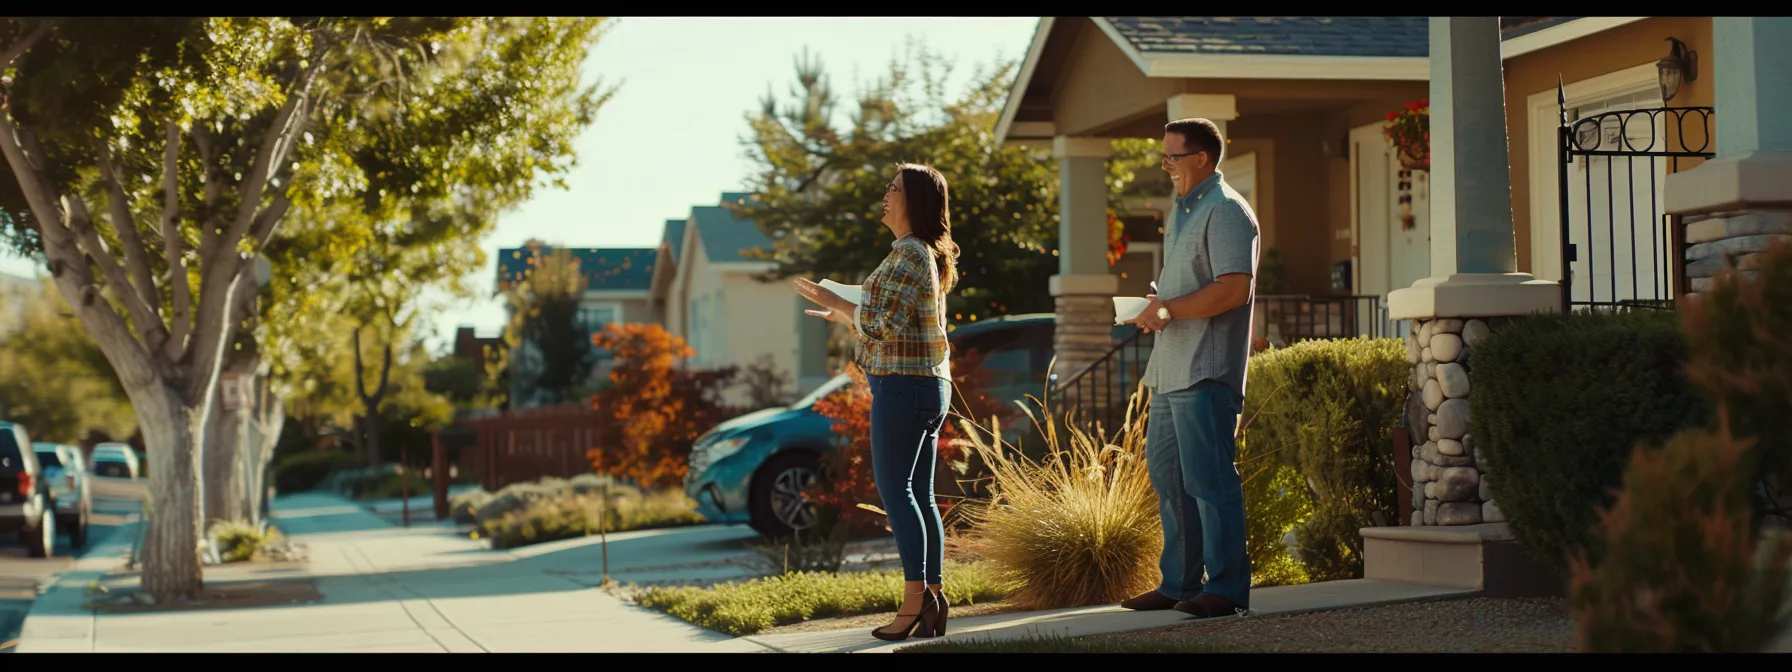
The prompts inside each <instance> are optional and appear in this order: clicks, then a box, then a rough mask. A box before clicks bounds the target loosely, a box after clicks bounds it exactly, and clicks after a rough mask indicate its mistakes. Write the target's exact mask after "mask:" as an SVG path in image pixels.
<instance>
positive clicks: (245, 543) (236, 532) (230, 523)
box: [208, 520, 280, 562]
mask: <svg viewBox="0 0 1792 672" xmlns="http://www.w3.org/2000/svg"><path fill="white" fill-rule="evenodd" d="M208 535H209V536H210V537H211V538H212V541H213V543H216V544H217V547H218V557H219V558H221V559H222V560H223V561H224V562H246V561H249V560H253V559H255V556H256V554H257V553H258V552H260V551H261V550H263V549H264V548H267V547H268V546H270V545H272V544H273V543H274V542H275V541H278V540H279V538H280V533H279V531H278V530H275V529H273V528H271V527H270V528H268V533H267V534H262V533H261V530H260V529H259V528H257V527H256V526H254V525H250V524H249V523H246V522H243V521H235V520H220V521H218V522H215V523H212V528H211V530H209V532H208Z"/></svg>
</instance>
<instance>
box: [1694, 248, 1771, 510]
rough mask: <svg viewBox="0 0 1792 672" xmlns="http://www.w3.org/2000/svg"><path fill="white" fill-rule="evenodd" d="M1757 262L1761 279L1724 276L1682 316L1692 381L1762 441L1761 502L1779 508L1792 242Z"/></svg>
mask: <svg viewBox="0 0 1792 672" xmlns="http://www.w3.org/2000/svg"><path fill="white" fill-rule="evenodd" d="M1757 261H1758V263H1755V264H1753V265H1754V267H1755V271H1754V272H1755V274H1756V277H1754V278H1752V279H1750V278H1747V277H1746V276H1743V275H1742V274H1740V273H1737V272H1734V271H1732V272H1726V273H1721V274H1719V275H1718V276H1717V277H1716V278H1714V279H1713V280H1714V281H1713V283H1712V288H1711V290H1710V291H1709V292H1707V293H1706V294H1705V295H1704V296H1703V297H1701V299H1700V300H1692V301H1684V302H1682V303H1681V306H1680V315H1681V324H1682V326H1683V328H1684V329H1685V331H1686V338H1687V350H1688V353H1689V358H1690V359H1691V366H1689V367H1688V374H1689V377H1691V378H1692V379H1693V380H1694V381H1696V382H1697V383H1698V384H1699V387H1700V389H1701V390H1703V391H1705V393H1706V395H1707V396H1708V397H1710V398H1711V399H1712V400H1713V401H1717V402H1721V403H1723V404H1725V407H1726V408H1728V409H1729V413H1730V422H1731V425H1732V426H1733V427H1734V428H1735V430H1736V433H1737V434H1738V435H1739V436H1747V437H1751V438H1754V439H1755V440H1756V441H1757V442H1758V443H1757V444H1756V451H1757V452H1758V453H1760V459H1761V469H1762V472H1761V473H1762V475H1763V476H1766V477H1767V480H1766V481H1765V483H1766V484H1767V485H1768V486H1769V487H1768V488H1765V489H1764V491H1763V492H1762V493H1761V494H1762V495H1764V497H1765V498H1764V501H1763V502H1762V504H1763V508H1768V509H1772V508H1777V507H1778V506H1779V505H1780V503H1778V502H1774V501H1771V499H1772V498H1776V497H1775V496H1776V495H1782V494H1783V493H1782V492H1781V491H1783V490H1784V489H1786V488H1788V487H1792V244H1785V243H1775V244H1773V245H1771V246H1770V247H1769V248H1768V249H1767V251H1765V252H1762V253H1760V255H1759V257H1758V259H1757ZM1775 486H1777V487H1775ZM1787 522H1792V521H1787Z"/></svg>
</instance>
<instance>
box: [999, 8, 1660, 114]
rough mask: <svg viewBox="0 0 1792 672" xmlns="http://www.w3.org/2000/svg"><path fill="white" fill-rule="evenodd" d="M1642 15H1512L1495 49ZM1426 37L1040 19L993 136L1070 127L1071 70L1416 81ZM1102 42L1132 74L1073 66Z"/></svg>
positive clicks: (1290, 19)
mask: <svg viewBox="0 0 1792 672" xmlns="http://www.w3.org/2000/svg"><path fill="white" fill-rule="evenodd" d="M1644 18H1647V17H1511V19H1512V20H1510V21H1506V22H1503V23H1502V26H1501V40H1502V41H1503V43H1504V48H1503V50H1502V51H1503V55H1504V56H1505V57H1506V58H1511V57H1513V56H1517V55H1520V54H1524V53H1529V52H1532V51H1536V50H1539V49H1543V48H1547V47H1550V46H1554V45H1557V44H1562V43H1564V42H1568V41H1571V40H1574V39H1578V38H1580V37H1584V36H1586V35H1589V34H1592V33H1595V32H1599V31H1603V30H1607V29H1610V28H1614V27H1617V26H1619V25H1623V24H1626V23H1630V22H1634V21H1639V20H1642V19H1644ZM1091 27H1092V28H1093V29H1095V30H1090V28H1091ZM1095 32H1099V33H1100V34H1101V35H1102V36H1103V37H1105V39H1101V40H1098V41H1096V42H1095V43H1094V44H1093V45H1092V46H1091V45H1090V44H1089V43H1088V42H1087V41H1086V39H1085V38H1084V36H1085V35H1087V36H1091V37H1092V36H1093V33H1095ZM1429 35H1430V19H1429V18H1428V17H1357V16H1251V17H1230V16H1107V17H1102V16H1095V17H1049V16H1048V17H1044V18H1041V19H1040V20H1039V25H1038V27H1037V28H1036V29H1035V31H1034V34H1033V41H1032V44H1031V45H1030V46H1029V47H1028V50H1027V54H1026V59H1025V60H1024V61H1022V63H1021V69H1020V72H1019V75H1018V76H1017V77H1016V79H1015V82H1014V86H1013V88H1011V89H1010V90H1009V93H1008V100H1007V102H1006V104H1005V105H1004V106H1003V110H1002V116H1001V118H1000V120H999V121H998V122H997V124H996V135H997V137H999V138H1001V139H1002V140H1003V141H1004V142H1011V141H1026V140H1034V141H1038V140H1045V139H1048V138H1051V137H1053V136H1055V135H1060V134H1066V132H1067V131H1076V130H1078V129H1063V128H1059V127H1058V126H1059V125H1060V124H1059V123H1058V122H1060V120H1059V119H1056V118H1055V117H1056V112H1055V104H1056V102H1057V101H1056V100H1055V99H1056V96H1055V95H1054V94H1055V91H1054V89H1055V88H1056V87H1057V86H1058V85H1059V84H1060V83H1061V81H1062V80H1064V79H1065V78H1066V77H1067V76H1069V75H1070V74H1071V73H1072V72H1073V71H1075V70H1078V69H1079V68H1081V69H1087V68H1102V69H1103V72H1104V73H1109V74H1111V76H1113V77H1120V78H1123V79H1130V80H1133V81H1136V82H1138V83H1139V85H1140V86H1145V83H1146V82H1153V81H1155V82H1161V83H1162V84H1161V85H1158V84H1152V85H1149V86H1148V87H1147V88H1151V89H1153V91H1151V92H1150V94H1149V95H1156V94H1158V93H1162V92H1163V91H1158V90H1157V89H1163V90H1165V91H1167V90H1170V89H1176V90H1177V91H1188V92H1193V91H1192V88H1194V87H1199V88H1203V89H1212V88H1213V86H1212V84H1208V85H1206V86H1199V84H1198V82H1199V81H1200V80H1258V81H1263V80H1283V81H1287V80H1306V81H1316V80H1334V81H1338V83H1342V81H1356V82H1374V81H1382V82H1391V81H1425V80H1428V79H1430V75H1431V72H1430V63H1429V58H1428V54H1429V51H1430V43H1429ZM1104 46H1105V47H1108V48H1111V49H1117V50H1118V51H1119V52H1120V54H1121V55H1123V56H1124V60H1125V61H1129V62H1131V64H1132V65H1133V66H1134V67H1135V68H1137V70H1136V71H1134V72H1122V71H1121V70H1120V69H1117V68H1123V67H1124V66H1120V65H1119V60H1117V59H1115V58H1106V57H1104V58H1100V59H1096V60H1099V61H1101V63H1100V64H1096V63H1090V62H1085V63H1073V62H1072V61H1073V60H1074V59H1075V56H1073V54H1075V53H1078V52H1080V53H1083V54H1089V53H1093V52H1089V51H1088V49H1091V48H1093V49H1101V48H1103V47H1104ZM1109 53H1112V52H1109ZM1176 80H1182V83H1178V82H1177V81H1176ZM1339 80H1342V81H1339ZM1139 93H1140V94H1141V95H1144V94H1145V92H1139ZM1166 98H1167V96H1166ZM1084 121H1087V120H1086V119H1085V120H1084ZM1113 121H1116V122H1118V121H1121V120H1119V119H1115V120H1113ZM1071 125H1076V124H1071ZM1081 125H1082V126H1087V125H1088V124H1086V123H1085V124H1081Z"/></svg>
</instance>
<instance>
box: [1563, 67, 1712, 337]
mask: <svg viewBox="0 0 1792 672" xmlns="http://www.w3.org/2000/svg"><path fill="white" fill-rule="evenodd" d="M1556 103H1557V106H1558V107H1559V108H1560V110H1561V112H1560V114H1561V117H1560V118H1561V125H1560V126H1559V127H1558V128H1557V130H1556V136H1557V151H1558V160H1557V165H1556V186H1557V188H1558V189H1559V194H1558V195H1559V197H1560V201H1561V202H1560V212H1561V221H1560V223H1561V246H1562V262H1561V263H1562V303H1563V305H1565V306H1568V307H1569V308H1570V309H1571V310H1572V309H1580V310H1609V309H1618V308H1657V309H1671V308H1673V307H1674V301H1675V300H1676V299H1678V298H1679V297H1680V296H1682V295H1684V294H1685V293H1686V291H1687V286H1686V275H1685V273H1686V242H1685V228H1684V225H1683V224H1682V222H1681V221H1680V218H1679V217H1677V216H1675V215H1671V214H1668V213H1665V212H1663V211H1662V210H1663V207H1664V205H1665V204H1663V203H1661V200H1662V199H1661V198H1660V197H1659V196H1658V192H1659V191H1660V190H1661V188H1662V186H1663V185H1662V182H1663V180H1662V179H1661V178H1660V177H1659V176H1661V175H1664V174H1671V173H1675V172H1679V170H1680V160H1681V159H1692V158H1697V159H1709V158H1711V157H1713V156H1716V152H1715V151H1708V150H1711V149H1712V143H1713V140H1714V138H1713V136H1712V133H1711V115H1712V114H1714V113H1715V110H1714V109H1713V108H1710V107H1659V108H1649V109H1636V110H1616V111H1611V112H1602V113H1599V114H1594V115H1591V116H1588V117H1585V118H1582V119H1580V120H1573V121H1571V120H1570V119H1569V116H1568V114H1569V113H1568V102H1567V96H1566V95H1565V94H1564V93H1563V90H1562V87H1561V85H1560V83H1559V82H1558V84H1557V88H1556ZM1688 121H1691V122H1692V123H1691V124H1689V123H1688ZM1670 124H1671V128H1672V131H1673V132H1672V133H1670V132H1669V129H1670ZM1689 131H1690V133H1689ZM1645 132H1646V136H1645V135H1643V133H1645ZM1633 134H1634V136H1633ZM1670 136H1672V137H1670ZM1596 164H1603V165H1602V166H1601V165H1596ZM1576 168H1578V170H1579V171H1580V173H1581V180H1580V185H1578V186H1580V187H1581V190H1580V193H1581V200H1582V203H1581V204H1580V205H1581V207H1580V208H1579V211H1578V212H1576V208H1575V207H1573V206H1574V203H1573V201H1574V198H1573V196H1574V194H1573V192H1572V190H1571V188H1572V186H1574V185H1572V182H1571V180H1570V179H1569V173H1570V172H1572V170H1573V169H1576ZM1639 168H1640V169H1641V170H1642V172H1644V173H1647V178H1646V179H1647V189H1648V204H1647V206H1646V207H1645V206H1644V205H1643V199H1642V194H1641V193H1640V191H1641V189H1642V188H1643V184H1642V182H1643V181H1644V178H1643V177H1642V176H1641V175H1639V172H1638V169H1639ZM1664 168H1665V170H1663V169H1664ZM1596 173H1603V176H1602V177H1600V179H1598V180H1596V179H1595V177H1596V176H1595V174H1596ZM1600 185H1603V189H1602V190H1600V189H1597V188H1596V187H1598V186H1600ZM1600 191H1603V192H1604V193H1603V194H1601V193H1599V192H1600ZM1620 195H1621V196H1622V198H1620ZM1601 196H1603V199H1601V198H1600V197H1601ZM1601 200H1603V201H1604V202H1603V204H1601V203H1600V201H1601ZM1600 205H1603V206H1604V207H1603V212H1597V210H1599V208H1598V206H1600ZM1601 220H1603V222H1601ZM1620 220H1622V221H1624V222H1625V223H1626V226H1624V227H1622V228H1623V230H1619V229H1620V227H1618V225H1617V224H1618V222H1619V221H1620ZM1602 223H1603V224H1604V227H1603V228H1604V231H1603V233H1604V234H1605V235H1604V240H1600V236H1599V234H1600V233H1601V231H1600V228H1601V227H1600V224H1602ZM1602 243H1603V245H1602ZM1601 248H1603V249H1601ZM1583 253H1584V254H1583ZM1576 262H1579V267H1578V268H1577V264H1576Z"/></svg>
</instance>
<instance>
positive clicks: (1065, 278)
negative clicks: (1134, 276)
mask: <svg viewBox="0 0 1792 672" xmlns="http://www.w3.org/2000/svg"><path fill="white" fill-rule="evenodd" d="M1049 286H1050V288H1051V292H1052V296H1113V295H1114V294H1116V293H1118V292H1119V291H1120V278H1119V277H1118V276H1115V275H1114V274H1112V273H1087V274H1081V275H1054V276H1052V277H1051V280H1050V281H1049Z"/></svg>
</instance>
